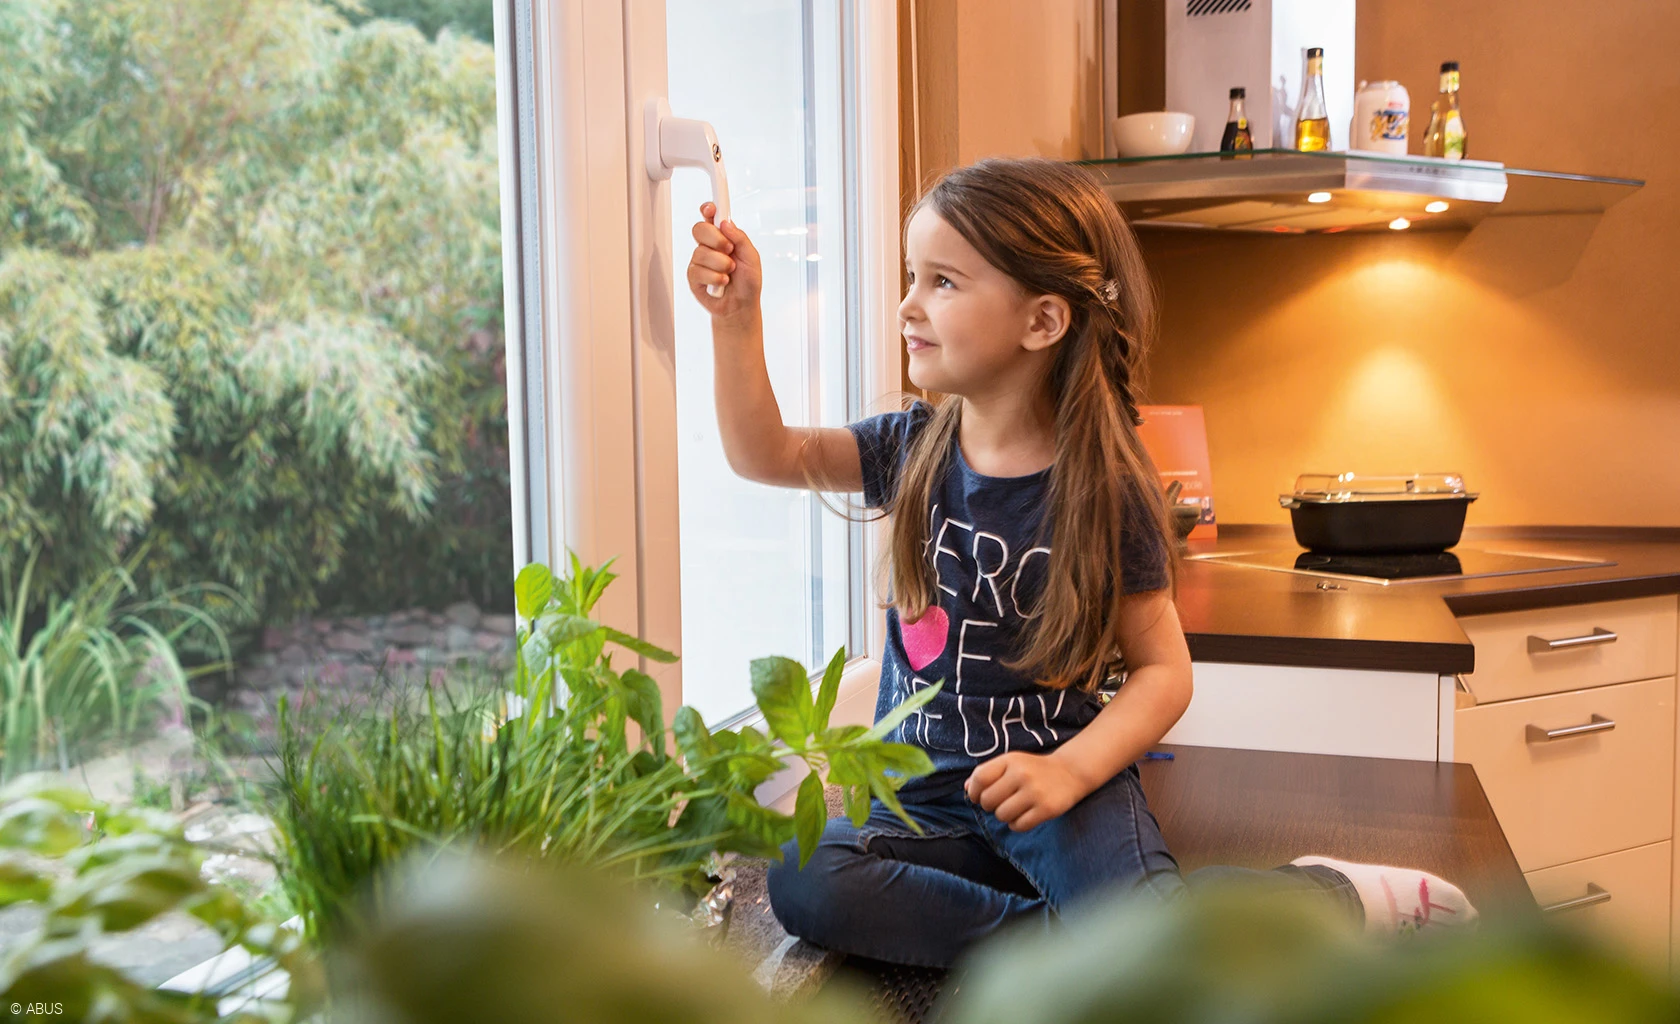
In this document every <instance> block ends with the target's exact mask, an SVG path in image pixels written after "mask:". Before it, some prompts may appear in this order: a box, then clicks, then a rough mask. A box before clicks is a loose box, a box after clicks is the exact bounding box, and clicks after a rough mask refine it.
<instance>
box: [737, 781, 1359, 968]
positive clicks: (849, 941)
mask: <svg viewBox="0 0 1680 1024" xmlns="http://www.w3.org/2000/svg"><path fill="white" fill-rule="evenodd" d="M905 810H906V811H907V812H908V813H909V814H910V816H911V817H913V818H915V819H916V822H917V823H918V824H919V825H921V826H922V834H921V835H920V836H918V835H916V834H915V833H914V832H912V831H911V830H910V829H909V828H908V827H907V826H906V825H905V824H904V822H902V821H900V820H899V819H898V816H897V815H895V814H893V813H892V812H891V811H889V810H887V809H886V807H885V806H883V805H882V804H881V802H880V801H878V800H877V801H875V802H874V804H873V805H872V807H871V808H870V815H869V820H868V821H867V822H865V823H864V825H863V827H862V828H858V827H856V826H854V825H853V824H852V823H851V822H850V821H849V820H847V819H845V818H836V819H834V820H831V821H830V822H829V823H828V826H827V827H826V828H825V829H824V830H823V836H822V841H821V842H820V843H819V844H818V845H817V850H816V852H815V853H814V854H813V855H812V857H811V860H810V862H809V863H808V864H806V865H805V867H804V869H803V870H801V869H800V868H799V866H798V865H799V847H798V844H797V843H793V842H790V843H788V844H787V845H786V846H784V847H783V848H782V854H783V859H782V862H781V863H780V864H772V865H771V866H770V871H769V876H768V879H767V883H768V887H769V892H770V909H771V910H772V911H773V912H774V913H775V915H776V919H777V920H778V921H780V922H781V924H782V927H783V928H785V929H787V932H788V934H790V935H797V936H799V937H800V938H803V939H806V940H807V941H810V942H814V943H816V944H817V945H819V946H825V947H827V948H829V949H833V950H837V951H839V952H842V953H848V954H852V955H855V956H864V957H870V958H872V959H876V960H886V961H890V962H892V963H900V964H914V965H918V966H925V967H949V966H951V965H952V964H953V963H955V962H956V960H957V959H958V958H959V957H960V956H961V955H962V953H963V951H964V950H966V949H967V948H968V947H969V946H970V945H972V944H973V943H974V942H976V941H978V940H980V939H982V938H985V937H986V936H988V935H990V934H992V933H993V932H995V931H997V930H998V929H999V928H1002V927H1004V926H1006V925H1008V926H1011V927H1012V928H1017V929H1018V928H1021V927H1027V928H1033V927H1042V928H1046V929H1047V928H1049V927H1050V926H1051V925H1052V923H1053V922H1054V920H1055V919H1056V917H1057V916H1058V915H1059V914H1060V913H1061V912H1062V911H1063V910H1064V909H1066V908H1067V907H1069V906H1071V905H1073V904H1075V903H1076V902H1078V901H1079V900H1080V899H1081V898H1083V897H1085V896H1086V895H1088V894H1092V893H1095V892H1098V891H1102V892H1116V891H1126V892H1133V893H1147V894H1150V895H1153V896H1155V897H1156V898H1159V899H1161V900H1173V899H1177V898H1178V897H1179V896H1180V895H1181V894H1182V893H1183V892H1184V890H1185V887H1186V881H1185V878H1184V877H1183V876H1182V875H1180V873H1179V870H1178V861H1176V860H1174V859H1173V856H1172V854H1171V853H1168V852H1167V845H1166V843H1165V842H1164V841H1163V840H1162V839H1161V830H1160V826H1159V825H1157V824H1156V821H1155V815H1153V814H1151V813H1150V811H1149V806H1148V804H1147V803H1145V801H1144V797H1143V787H1142V785H1141V784H1140V782H1139V780H1138V773H1137V767H1136V766H1135V765H1134V766H1132V767H1129V768H1127V769H1126V770H1125V771H1123V772H1121V773H1120V774H1118V775H1116V776H1115V777H1114V778H1112V779H1110V780H1109V781H1108V782H1106V783H1104V784H1103V785H1102V786H1101V787H1099V788H1098V789H1097V790H1096V791H1095V792H1093V793H1091V794H1090V795H1089V796H1087V797H1085V799H1083V800H1081V801H1080V802H1079V803H1077V804H1075V805H1074V806H1073V807H1072V808H1071V809H1070V810H1068V812H1067V813H1066V814H1063V815H1062V816H1061V817H1059V818H1052V819H1051V820H1049V821H1047V822H1044V823H1043V824H1041V825H1039V826H1037V827H1036V828H1033V829H1030V830H1028V831H1026V832H1014V831H1011V830H1010V828H1009V826H1007V825H1005V824H1003V823H1002V822H1001V821H999V820H998V819H997V817H996V816H995V815H993V814H992V813H991V812H990V811H987V810H985V809H984V808H982V807H981V806H980V805H979V804H975V803H971V802H970V801H969V799H968V797H967V796H966V795H965V794H963V793H962V792H961V791H958V792H957V793H954V794H952V795H950V796H946V797H940V798H938V799H935V800H932V801H929V802H926V803H912V804H906V805H905ZM1214 876H1217V877H1220V878H1232V877H1239V876H1251V877H1252V878H1253V879H1254V880H1255V881H1256V882H1264V883H1265V884H1267V885H1270V886H1274V887H1286V888H1300V889H1302V890H1306V891H1310V892H1314V893H1320V894H1323V896H1324V897H1325V898H1329V899H1332V900H1334V901H1336V902H1337V903H1339V904H1343V905H1345V906H1347V907H1348V909H1349V911H1350V912H1351V913H1352V914H1354V915H1356V916H1357V918H1358V919H1360V920H1362V919H1363V916H1364V911H1363V908H1362V907H1361V905H1360V903H1359V897H1358V895H1357V893H1355V891H1354V889H1353V886H1352V884H1351V883H1349V882H1348V880H1347V878H1346V876H1344V875H1343V874H1342V873H1341V872H1339V871H1335V870H1333V869H1330V868H1324V867H1316V866H1315V867H1306V868H1298V867H1283V868H1278V869H1276V870H1275V871H1255V870H1252V869H1247V868H1231V867H1215V868H1203V869H1202V870H1201V871H1197V872H1194V873H1192V875H1191V881H1192V882H1193V883H1194V882H1198V881H1201V880H1203V879H1204V878H1211V877H1214Z"/></svg>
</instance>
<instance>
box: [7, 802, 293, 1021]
mask: <svg viewBox="0 0 1680 1024" xmlns="http://www.w3.org/2000/svg"><path fill="white" fill-rule="evenodd" d="M42 858H46V859H48V860H58V859H62V860H63V861H64V862H65V863H66V864H67V865H68V866H69V867H70V868H71V869H72V871H73V874H71V875H70V876H69V877H63V876H62V872H56V871H54V870H52V869H51V868H50V866H49V865H47V864H45V863H43V861H42ZM201 861H202V857H201V855H200V853H199V851H198V850H197V849H196V848H195V847H194V846H193V844H191V843H189V842H187V840H186V839H185V837H184V836H183V835H182V832H181V827H180V825H179V823H177V822H176V821H175V819H174V818H172V817H171V816H169V815H167V814H163V813H161V812H158V811H153V810H148V809H145V808H131V809H129V810H126V811H116V810H113V809H112V808H110V807H108V806H107V805H105V804H103V803H101V802H99V801H97V800H94V799H93V798H92V797H90V796H88V795H87V794H86V793H83V792H79V791H77V790H74V789H70V788H67V787H64V786H63V784H62V783H60V782H58V781H57V780H55V779H53V778H52V777H50V776H45V775H27V776H23V777H21V778H18V779H15V780H13V781H12V782H11V783H10V784H8V785H7V786H6V787H5V788H4V789H3V790H0V906H11V905H13V904H16V903H24V902H32V903H36V904H40V905H41V906H42V908H43V910H44V911H45V913H44V915H43V917H42V919H41V922H40V924H39V925H37V926H36V927H35V928H34V929H33V930H32V931H30V932H29V933H27V934H25V935H23V936H21V937H20V938H19V939H17V940H16V941H15V942H13V943H9V944H8V945H9V947H10V948H9V952H8V953H7V955H6V957H5V959H4V961H3V962H0V1002H7V1003H10V1004H11V1005H13V1006H17V1005H19V1004H25V1005H27V1004H42V1005H44V1006H47V1007H54V1008H55V1009H49V1010H47V1011H45V1012H44V1013H43V1014H41V1015H40V1016H43V1017H46V1016H50V1017H53V1018H57V1019H63V1020H71V1021H111V1022H128V1021H134V1022H154V1021H155V1022H169V1024H198V1022H209V1021H222V1020H228V1021H251V1022H256V1021H273V1020H275V1019H289V1015H290V1012H291V1010H292V1009H297V1010H301V1011H308V1010H309V1009H310V1008H311V1007H313V1006H315V1005H316V1004H317V1003H319V1001H320V993H321V980H320V973H319V970H318V967H317V965H316V963H315V960H314V958H313V956H312V955H311V954H310V953H309V952H308V951H307V950H306V949H305V948H304V946H303V944H302V939H301V937H300V936H298V935H297V934H295V933H293V932H291V931H288V930H285V929H282V928H279V927H277V925H276V924H275V923H274V922H273V921H272V920H270V919H266V918H264V917H263V916H262V915H261V914H259V913H256V912H255V911H253V910H251V909H250V908H248V907H247V906H246V905H245V904H244V903H243V902H242V901H241V900H240V899H239V897H238V896H237V895H236V894H235V893H233V892H232V891H231V890H229V889H227V888H224V887H223V886H220V885H216V884H212V883H209V882H206V881H205V880H204V878H203V876H202V874H201V872H200V865H201ZM171 912H179V913H186V914H190V915H192V916H193V917H195V918H197V919H198V920H199V921H202V922H203V923H204V924H206V925H208V926H209V927H210V928H212V929H214V930H215V931H216V932H217V934H219V935H220V936H221V938H222V941H223V942H224V943H225V944H226V945H227V946H233V945H240V946H243V947H245V948H246V949H248V950H250V951H251V952H252V953H255V954H258V955H262V956H270V957H273V958H274V959H275V961H276V962H277V963H278V964H279V965H280V966H281V967H282V968H283V969H284V970H286V971H287V972H288V973H289V974H290V976H291V979H292V981H291V989H290V993H289V995H288V997H287V999H286V1004H287V1005H285V1006H268V1007H263V1006H257V1005H253V1006H250V1007H248V1008H247V1010H245V1011H242V1012H241V1013H239V1014H238V1015H236V1016H233V1017H226V1018H224V1017H222V1016H221V1015H220V1013H219V1012H218V1009H217V1000H216V999H215V998H214V997H211V996H205V995H200V994H197V993H188V992H176V991H166V990H162V989H155V988H152V987H151V986H149V985H146V984H143V983H141V982H138V981H136V980H135V979H133V978H131V977H129V976H128V975H127V974H126V973H125V972H124V971H122V970H120V969H119V968H116V967H113V966H111V965H109V964H107V963H104V962H101V961H100V960H99V958H98V957H97V956H96V955H95V954H94V947H95V945H96V944H97V942H98V940H100V939H102V938H104V937H106V936H108V935H110V934H112V933H116V932H128V931H132V930H134V929H136V928H139V927H140V926H142V925H144V924H147V923H148V922H150V921H153V920H155V919H157V918H158V917H160V916H161V915H163V914H167V913H171ZM13 1016H14V1017H18V1016H20V1015H19V1011H17V1010H13Z"/></svg>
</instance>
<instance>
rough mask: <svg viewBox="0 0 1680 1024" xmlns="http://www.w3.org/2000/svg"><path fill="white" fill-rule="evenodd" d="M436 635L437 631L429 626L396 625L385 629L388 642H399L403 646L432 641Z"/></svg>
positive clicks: (416, 645)
mask: <svg viewBox="0 0 1680 1024" xmlns="http://www.w3.org/2000/svg"><path fill="white" fill-rule="evenodd" d="M436 637H437V632H436V631H435V630H433V629H432V628H431V627H430V626H420V625H410V626H398V627H397V628H396V629H391V630H386V631H385V640H386V641H387V642H388V643H393V644H401V645H403V646H404V647H419V646H422V645H423V644H428V643H430V642H432V640H433V639H435V638H436Z"/></svg>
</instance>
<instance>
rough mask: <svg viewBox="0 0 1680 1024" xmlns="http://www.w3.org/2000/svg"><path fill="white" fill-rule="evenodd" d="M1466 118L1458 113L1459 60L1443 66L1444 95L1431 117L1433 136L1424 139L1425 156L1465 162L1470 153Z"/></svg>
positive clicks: (1436, 104) (1442, 93) (1442, 87)
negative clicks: (1468, 150)
mask: <svg viewBox="0 0 1680 1024" xmlns="http://www.w3.org/2000/svg"><path fill="white" fill-rule="evenodd" d="M1466 148H1467V147H1466V146H1465V131H1464V115H1462V114H1460V113H1459V110H1458V61H1456V60H1449V61H1447V62H1446V63H1444V64H1442V65H1441V95H1440V96H1438V97H1436V99H1435V106H1434V107H1433V108H1432V112H1431V113H1430V115H1429V134H1428V135H1426V136H1424V139H1423V155H1424V156H1438V157H1444V158H1445V159H1448V160H1463V159H1464V156H1465V152H1466Z"/></svg>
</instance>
